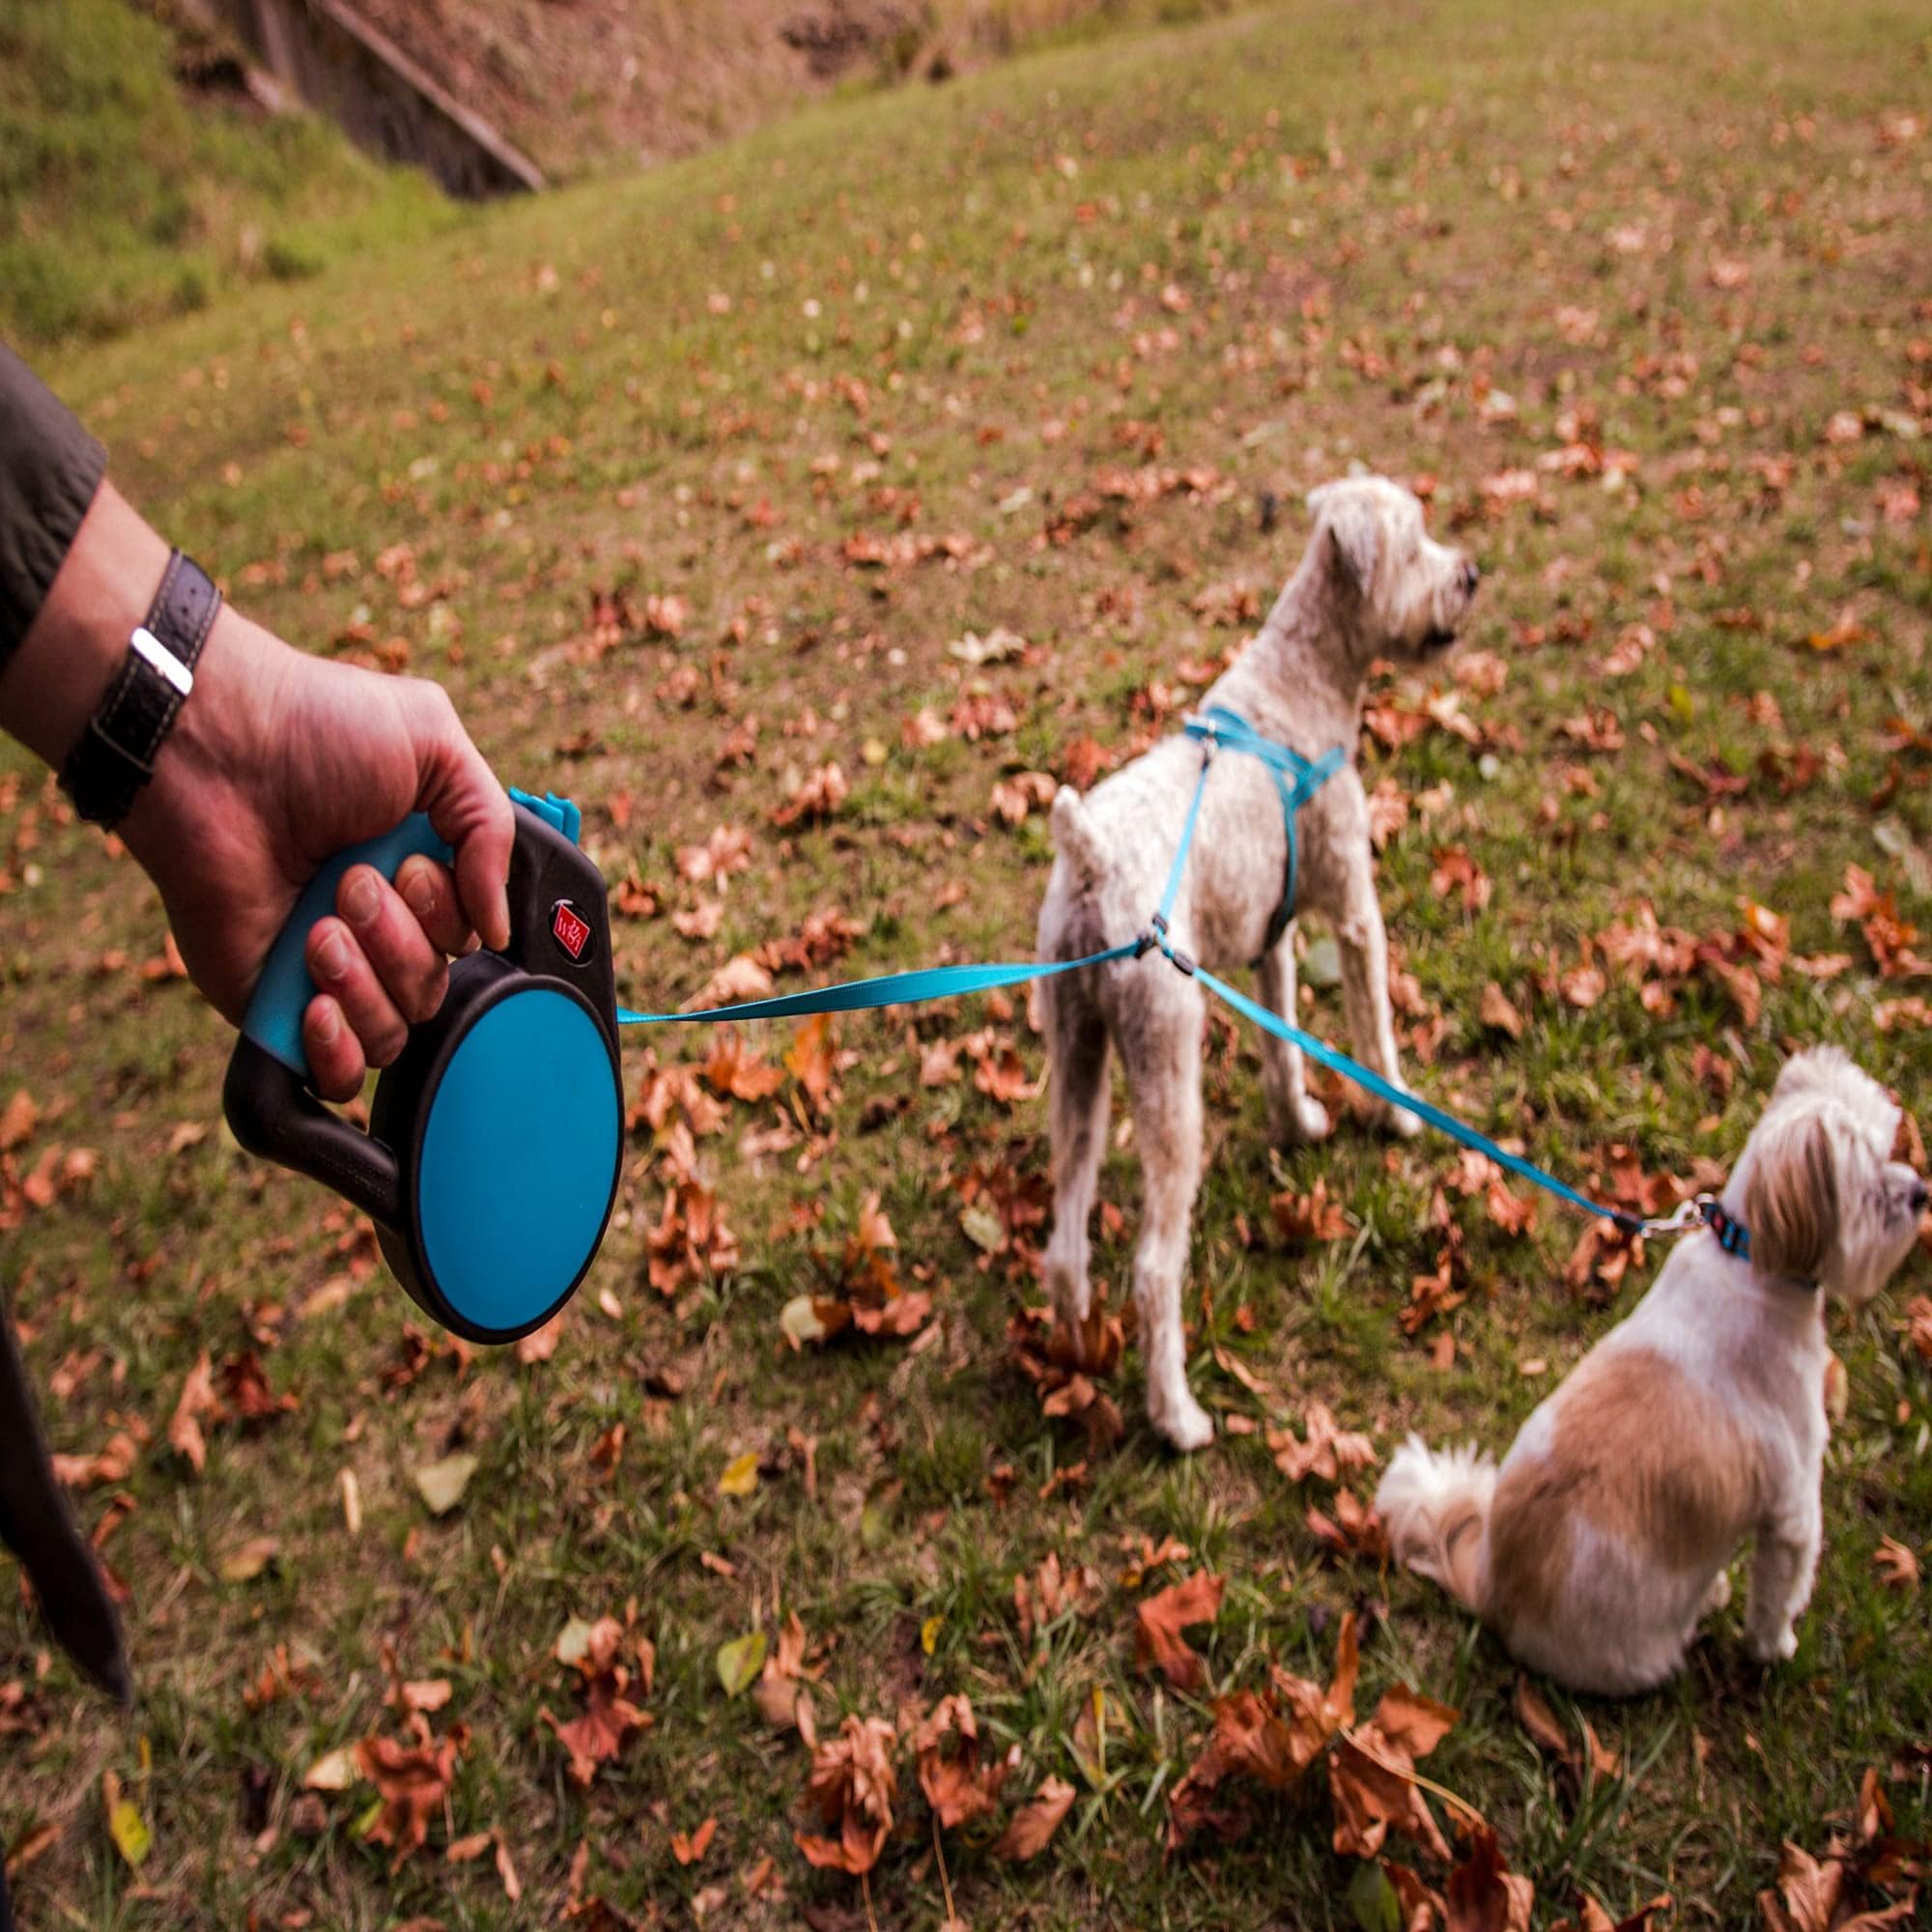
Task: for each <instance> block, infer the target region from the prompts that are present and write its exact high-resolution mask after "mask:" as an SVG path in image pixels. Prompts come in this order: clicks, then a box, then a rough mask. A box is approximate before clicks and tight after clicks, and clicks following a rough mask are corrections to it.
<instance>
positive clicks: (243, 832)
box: [0, 484, 515, 1100]
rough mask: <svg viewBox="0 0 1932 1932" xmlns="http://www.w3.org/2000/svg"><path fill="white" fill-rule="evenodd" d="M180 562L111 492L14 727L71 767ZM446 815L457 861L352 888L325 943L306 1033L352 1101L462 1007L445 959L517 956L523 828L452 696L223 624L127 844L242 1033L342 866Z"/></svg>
mask: <svg viewBox="0 0 1932 1932" xmlns="http://www.w3.org/2000/svg"><path fill="white" fill-rule="evenodd" d="M167 556H168V549H167V546H166V544H164V543H163V542H162V541H161V539H160V538H159V536H157V535H156V532H155V531H154V530H152V529H151V528H150V527H149V526H148V525H147V524H146V523H145V522H143V521H142V519H141V518H140V516H139V515H138V514H137V513H136V512H135V511H134V510H133V509H132V508H130V507H129V505H128V503H127V502H126V500H125V499H124V498H123V497H121V496H120V495H119V493H118V492H116V491H115V490H114V489H113V487H112V486H111V485H108V484H103V485H102V486H101V488H100V491H99V495H98V496H97V497H96V498H95V501H94V503H93V505H92V507H90V509H89V510H88V513H87V517H86V520H85V521H84V522H83V523H82V525H81V527H80V530H79V532H78V533H77V535H76V536H75V538H74V541H73V545H72V547H71V550H70V551H69V553H68V555H67V557H66V560H65V561H64V562H63V563H62V565H61V569H60V574H59V575H58V576H57V577H56V578H55V580H54V583H53V587H52V589H51V590H50V591H49V592H48V594H47V598H46V601H45V603H44V604H43V607H42V609H41V612H40V614H39V616H38V617H37V618H36V619H35V622H34V625H33V628H32V629H31V630H30V631H29V632H28V634H27V636H26V638H25V639H24V640H23V641H22V643H21V645H20V648H19V649H18V651H17V652H16V653H15V654H14V659H13V661H12V663H11V664H9V665H8V667H7V668H6V671H5V675H4V677H0V725H5V726H6V728H7V729H9V730H10V731H12V732H13V733H14V735H15V736H17V737H19V738H21V739H22V740H24V741H25V742H26V743H27V744H28V745H30V746H32V747H33V749H34V750H35V751H37V752H39V753H41V755H42V756H43V757H44V758H45V759H46V760H47V762H48V763H49V764H52V765H55V766H58V765H59V763H60V761H61V759H62V758H63V757H64V756H65V755H66V753H67V750H68V748H69V746H71V744H72V743H73V741H74V739H75V737H77V736H78V734H79V732H80V730H81V729H82V727H83V726H84V725H85V724H86V721H87V719H88V717H89V715H90V714H91V713H92V711H93V708H94V706H95V704H96V703H97V702H98V701H99V697H100V695H101V693H102V692H103V691H104V690H105V689H106V686H107V684H108V681H109V680H110V678H111V677H112V676H113V675H114V672H115V670H116V669H117V668H118V667H119V665H120V663H121V660H122V658H123V657H124V656H125V654H126V652H127V648H128V635H129V633H130V632H131V631H132V630H133V628H134V626H135V625H136V624H138V623H140V622H141V620H142V618H143V617H144V616H145V615H146V613H147V609H148V604H149V602H150V600H151V599H152V598H153V596H154V592H155V587H156V584H158V583H159V582H160V579H161V572H162V569H163V568H164V567H165V565H166V563H167ZM416 810H420V811H426V812H427V813H428V814H429V818H430V822H431V824H433V825H434V826H435V827H436V829H437V831H438V832H439V833H440V835H441V836H442V837H443V838H444V839H446V840H447V841H448V842H449V844H450V845H451V846H453V847H454V848H455V852H456V869H455V875H454V877H452V876H451V874H450V872H449V871H448V870H447V869H445V868H444V867H441V866H439V865H437V864H435V863H434V862H433V861H431V860H429V859H425V858H420V857H418V858H412V859H411V860H409V861H407V862H406V863H405V864H404V866H403V867H402V868H401V869H400V870H399V871H398V873H397V875H396V881H395V884H394V885H393V886H392V885H390V884H389V883H388V882H386V881H385V880H384V879H383V878H382V877H381V876H380V875H379V874H378V873H377V872H375V871H374V870H373V869H372V868H371V867H367V866H357V867H353V868H352V869H351V870H350V871H348V872H347V873H345V874H344V876H343V880H342V884H341V887H340V889H339V890H338V892H337V894H336V901H335V905H336V915H337V916H336V917H333V918H328V919H323V920H319V921H317V923H316V924H315V926H314V928H313V929H312V930H311V932H310V934H309V937H308V946H307V956H308V965H309V971H310V972H311V973H312V974H313V975H314V977H315V981H316V984H317V986H318V987H319V988H320V991H319V992H318V993H317V995H316V997H315V999H314V1000H312V1001H311V1002H310V1003H309V1008H308V1010H307V1012H306V1013H305V1014H304V1015H303V1020H302V1044H303V1048H304V1050H305V1052H306V1053H307V1056H308V1063H309V1072H310V1077H311V1080H312V1082H313V1084H314V1086H315V1089H316V1091H317V1093H319V1094H323V1095H325V1096H326V1097H327V1098H329V1099H336V1100H341V1099H347V1098H348V1097H349V1096H350V1095H351V1094H355V1091H356V1090H357V1088H358V1087H360V1085H361V1083H362V1078H363V1075H364V1073H365V1072H366V1070H367V1068H368V1067H369V1066H371V1065H375V1066H384V1065H387V1064H388V1063H389V1062H390V1061H392V1060H393V1059H394V1058H395V1057H396V1055H397V1054H398V1053H400V1052H401V1051H402V1047H403V1041H404V1039H405V1037H406V1035H407V1030H408V1028H409V1027H410V1026H412V1025H413V1024H415V1023H417V1022H419V1021H421V1020H424V1019H427V1018H429V1017H430V1015H431V1014H433V1013H434V1012H435V1011H436V1009H437V1008H438V1007H439V1006H440V1004H441V1002H442V995H443V989H444V986H445V984H446V982H447V966H446V958H447V956H448V955H451V954H455V953H459V952H465V951H467V950H469V948H470V947H471V946H473V945H474V944H475V943H476V938H477V935H478V934H479V933H480V934H481V935H482V938H483V940H484V941H485V942H486V943H487V944H489V945H491V946H493V947H500V946H502V945H505V944H506V943H507V942H508V939H509V903H508V899H507V896H506V894H505V890H504V885H505V881H506V880H507V878H508V876H509V868H510V847H511V844H512V841H513V838H514V836H515V824H514V819H513V816H512V813H511V810H510V802H509V798H508V796H507V795H506V794H505V792H504V790H503V788H502V786H501V785H500V784H498V783H497V781H496V779H495V778H494V777H493V776H492V775H491V772H490V768H489V766H488V765H486V764H485V763H484V762H483V758H482V756H481V754H480V753H478V752H477V750H476V748H475V746H473V745H472V744H471V743H470V742H469V736H468V734H467V733H466V732H465V731H464V729H463V726H462V725H461V724H459V723H458V722H457V717H456V713H455V711H454V710H453V709H452V708H451V706H450V702H449V699H448V697H447V696H445V695H444V693H443V692H442V691H441V689H440V687H438V686H436V685H434V684H428V683H425V682H423V681H422V680H420V679H416V678H392V677H383V676H379V675H378V674H377V673H375V672H373V671H365V670H357V669H354V668H351V667H349V666H347V665H338V664H330V663H328V662H327V660H325V659H320V658H311V657H307V656H304V655H303V654H302V653H301V652H299V651H296V650H292V649H291V648H290V647H289V646H288V645H287V644H284V643H282V642H281V641H280V640H279V639H276V638H274V637H272V636H271V635H270V633H269V632H267V631H265V630H263V629H262V628H261V626H260V625H258V624H253V623H251V622H249V620H248V619H247V618H245V617H243V616H241V614H240V613H239V612H238V611H233V610H230V609H228V608H226V607H224V608H223V610H222V611H221V614H220V616H219V617H218V618H217V619H216V620H215V625H214V628H213V632H212V633H211V634H210V636H209V639H208V642H207V645H206V646H205V648H204V649H203V651H202V655H201V660H200V662H199V664H198V665H197V666H196V668H195V674H194V690H193V693H192V694H191V695H190V696H189V697H188V699H187V701H186V702H185V704H184V705H183V706H182V709H181V714H180V716H179V718H178V719H177V720H176V723H175V727H174V730H173V731H172V733H170V735H169V737H168V739H167V741H166V743H165V744H164V745H163V746H162V748H161V751H160V754H159V757H158V758H157V759H156V766H155V776H154V778H153V780H152V781H150V782H149V783H148V784H147V785H146V786H145V787H144V788H143V790H142V792H141V794H140V796H139V798H138V799H137V801H136V803H135V806H134V809H133V810H132V811H131V812H129V814H128V819H127V821H126V823H125V824H124V825H123V826H122V827H121V828H120V830H121V835H122V837H123V838H125V839H126V841H127V844H128V850H129V851H130V852H132V853H133V855H134V857H135V858H136V859H137V860H138V861H139V862H140V864H141V866H142V867H143V868H144V869H145V870H146V871H147V872H148V874H149V876H150V877H152V878H153V879H154V881H155V883H156V885H157V886H158V887H159V888H160V893H161V898H162V901H163V903H164V904H165V905H166V907H167V912H168V919H169V922H170V923H171V924H172V925H173V927H174V932H175V938H176V941H177V942H178V944H179V945H180V947H181V952H182V958H183V959H184V960H185V962H186V965H187V969H188V973H189V974H190V976H191V977H192V978H193V980H194V982H195V984H196V985H197V986H199V987H200V988H201V990H202V992H203V993H205V994H206V995H207V996H208V998H209V999H210V1001H212V1002H213V1005H214V1006H215V1007H216V1008H217V1009H219V1010H220V1011H221V1013H222V1014H223V1015H224V1017H226V1018H227V1019H228V1020H230V1021H231V1022H234V1023H236V1024H239V1023H240V1021H241V1015H242V1012H243V1010H244V1009H245V1008H246V1006H247V1004H248V995H249V993H250V992H251V991H252V990H253V988H254V984H255V980H256V979H257V977H258V976H259V974H260V973H261V970H262V964H263V961H264V960H265V959H266V958H267V956H268V952H269V948H270V945H271V944H272V943H273V941H274V939H275V936H276V935H277V934H278V933H279V932H280V931H281V929H282V926H283V925H284V924H285V923H286V922H287V920H288V917H289V914H290V913H291V911H293V909H294V907H295V902H296V898H297V896H298V894H299V893H300V891H301V889H302V887H303V886H304V885H305V884H306V883H307V882H308V880H309V879H310V878H312V877H313V876H314V874H315V872H316V870H317V869H318V867H320V866H321V865H322V864H323V862H324V861H325V860H327V859H328V858H331V857H333V855H334V854H335V853H337V852H339V851H341V850H342V848H343V847H344V846H346V845H354V844H356V843H358V842H359V841H360V840H362V839H364V838H374V837H376V836H377V835H378V834H379V833H383V832H386V831H388V830H389V829H390V827H391V826H393V825H395V824H396V823H397V822H398V821H399V820H400V819H402V818H403V817H405V816H406V815H407V814H408V813H410V812H411V811H416Z"/></svg>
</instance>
